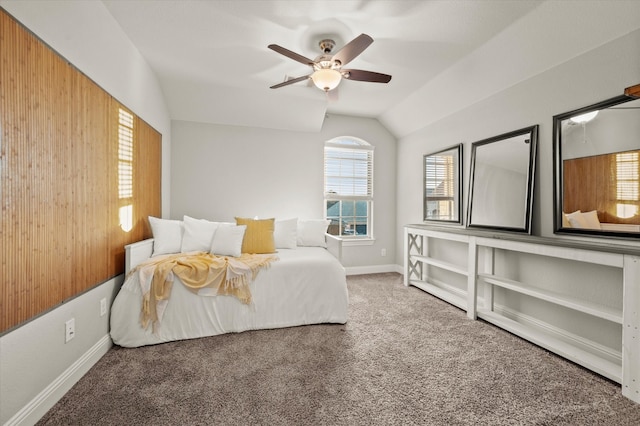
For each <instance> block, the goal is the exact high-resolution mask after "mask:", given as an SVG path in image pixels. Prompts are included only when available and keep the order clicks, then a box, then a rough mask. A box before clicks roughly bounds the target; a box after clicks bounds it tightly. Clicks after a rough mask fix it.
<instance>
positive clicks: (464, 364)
mask: <svg viewBox="0 0 640 426" xmlns="http://www.w3.org/2000/svg"><path fill="white" fill-rule="evenodd" d="M348 286H349V294H350V311H349V321H348V322H347V324H345V325H339V324H337V325H329V324H327V325H313V326H304V327H295V328H288V329H278V330H260V331H250V332H244V333H239V334H228V335H223V336H215V337H209V338H203V339H196V340H190V341H181V342H174V343H166V344H162V345H157V346H149V347H143V348H137V349H123V348H120V347H114V348H113V349H111V350H110V351H109V352H108V353H107V354H106V355H105V356H104V357H103V358H102V359H101V360H100V361H99V362H98V363H97V364H96V365H95V366H94V367H93V368H92V369H91V371H89V373H87V375H86V376H85V377H83V378H82V379H81V380H80V382H78V383H77V384H76V385H75V386H74V387H73V388H72V389H71V391H70V392H68V393H67V395H65V396H64V397H63V398H62V399H61V400H60V401H59V402H58V403H57V404H56V405H55V406H54V407H53V408H52V409H51V410H50V411H49V412H48V413H47V414H46V415H45V416H44V417H43V419H41V421H40V423H39V424H42V425H253V424H256V425H257V424H260V425H373V424H377V425H417V424H419V425H620V426H622V425H640V404H635V403H634V402H632V401H630V400H628V399H626V398H624V397H623V396H622V394H621V393H620V386H618V385H617V384H615V383H612V382H610V381H608V380H606V379H604V378H602V377H600V376H598V375H596V374H594V373H591V372H590V371H588V370H585V369H583V368H581V367H579V366H577V365H575V364H573V363H570V362H568V361H566V360H564V359H562V358H560V357H557V356H555V355H554V354H551V353H549V352H547V351H545V350H543V349H541V348H538V347H536V346H534V345H532V344H530V343H528V342H526V341H524V340H522V339H520V338H518V337H516V336H513V335H511V334H509V333H507V332H505V331H503V330H501V329H499V328H496V327H494V326H492V325H490V324H487V323H485V322H482V321H471V320H469V319H467V318H466V316H465V313H464V312H463V311H461V310H459V309H457V308H455V307H453V306H451V305H449V304H447V303H445V302H443V301H441V300H439V299H437V298H434V297H433V296H431V295H429V294H427V293H424V292H422V291H420V290H418V289H416V288H414V287H409V288H407V287H404V286H403V285H402V276H401V275H398V274H393V273H390V274H373V275H362V276H351V277H348Z"/></svg>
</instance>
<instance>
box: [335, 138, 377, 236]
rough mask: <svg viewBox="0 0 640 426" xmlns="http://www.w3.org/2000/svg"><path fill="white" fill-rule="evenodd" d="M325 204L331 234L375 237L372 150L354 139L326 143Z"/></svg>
mask: <svg viewBox="0 0 640 426" xmlns="http://www.w3.org/2000/svg"><path fill="white" fill-rule="evenodd" d="M324 202H325V217H326V218H327V219H329V220H331V224H330V225H329V229H328V231H327V232H328V233H329V234H332V235H338V236H341V237H344V238H349V239H357V238H372V237H373V229H372V210H373V208H372V207H373V146H371V145H370V144H369V143H367V142H365V141H363V140H362V139H358V138H354V137H351V136H341V137H337V138H334V139H331V140H329V141H327V142H325V144H324Z"/></svg>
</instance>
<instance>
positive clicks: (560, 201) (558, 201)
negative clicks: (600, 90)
mask: <svg viewBox="0 0 640 426" xmlns="http://www.w3.org/2000/svg"><path fill="white" fill-rule="evenodd" d="M638 87H640V85H639V86H633V87H631V88H627V90H626V91H625V95H619V96H616V97H613V98H610V99H607V100H605V101H602V102H598V103H596V104H593V105H589V106H586V107H583V108H579V109H576V110H573V111H569V112H565V113H562V114H558V115H554V116H553V163H554V164H553V183H554V185H553V232H554V233H555V234H567V235H576V236H581V235H582V236H589V237H606V238H611V237H618V238H640V233H632V232H623V231H620V232H617V231H603V230H599V229H585V228H565V227H563V226H562V207H563V205H564V167H563V162H562V121H564V120H567V119H569V118H571V117H574V116H576V115H579V114H584V113H587V112H591V111H595V110H601V109H605V108H610V107H612V106H615V105H620V104H623V103H626V102H631V101H634V100H637V99H639V98H638V96H637V95H640V92H637V89H638ZM633 88H635V89H636V92H637V93H635V94H634V93H633V92H632V91H630V90H629V89H633ZM627 93H629V94H627ZM639 149H640V147H639Z"/></svg>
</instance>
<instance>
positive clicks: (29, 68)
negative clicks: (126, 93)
mask: <svg viewBox="0 0 640 426" xmlns="http://www.w3.org/2000/svg"><path fill="white" fill-rule="evenodd" d="M120 108H124V106H123V105H121V104H120V103H119V102H118V101H117V100H115V99H114V98H113V97H111V96H110V95H109V94H108V93H106V92H105V91H104V90H103V89H101V88H100V87H99V86H98V85H96V84H95V83H94V82H93V81H91V80H90V79H89V78H88V77H86V76H85V75H84V74H82V73H81V72H79V71H78V70H77V69H76V68H74V67H73V66H72V65H71V64H69V63H68V62H67V61H66V60H64V58H62V57H60V56H59V55H58V54H57V53H55V52H54V51H52V50H51V49H50V48H49V47H48V46H46V45H45V44H44V43H43V42H42V41H40V40H39V39H38V38H36V37H35V36H34V35H33V34H31V33H30V32H29V31H27V30H26V29H25V28H24V27H22V26H21V25H20V24H19V23H17V22H16V21H15V20H14V19H13V18H12V17H11V16H9V15H8V14H6V12H5V11H4V10H2V9H0V120H1V121H0V125H1V129H0V131H1V133H0V137H1V138H2V139H1V140H0V179H1V182H0V191H1V193H0V200H1V202H2V223H1V232H2V246H1V254H0V257H1V259H2V281H1V282H0V286H1V287H0V333H3V332H6V331H8V330H10V329H12V328H14V327H16V326H19V325H20V324H23V323H24V322H26V321H28V320H29V319H31V318H33V317H35V316H37V315H39V314H41V313H43V312H46V311H48V310H50V309H52V308H54V307H56V306H58V305H60V304H61V303H63V302H65V301H67V300H69V299H71V298H73V297H75V296H77V295H79V294H81V293H83V292H85V291H87V290H89V289H91V288H93V287H95V286H96V285H99V284H101V283H103V282H104V281H106V280H108V279H110V278H112V277H114V276H116V275H119V274H121V273H123V272H124V245H125V244H128V243H131V242H135V241H139V240H141V239H143V238H146V237H149V236H150V235H151V232H150V229H149V228H148V225H147V220H146V217H147V216H148V215H154V216H159V215H160V210H161V206H160V174H161V158H160V157H161V135H160V134H159V133H158V132H157V131H155V130H154V129H153V128H151V127H150V126H149V125H148V124H146V123H145V122H144V121H142V120H141V119H139V118H138V117H136V116H135V115H134V143H133V146H134V160H133V166H134V169H133V176H134V191H133V198H132V200H131V201H132V204H133V224H134V226H133V229H132V230H131V231H130V232H125V231H123V230H122V229H121V227H120V219H119V208H120V205H121V204H122V200H121V199H120V198H119V192H118V183H119V175H118V161H119V154H118V116H119V109H120ZM125 109H126V108H125Z"/></svg>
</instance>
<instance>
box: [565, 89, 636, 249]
mask: <svg viewBox="0 0 640 426" xmlns="http://www.w3.org/2000/svg"><path fill="white" fill-rule="evenodd" d="M634 88H635V89H636V90H635V92H633V91H632V90H630V89H633V88H628V89H627V92H626V93H629V94H630V95H631V96H629V95H621V96H617V97H615V98H612V99H608V100H606V101H603V102H599V103H597V104H595V105H590V106H587V107H584V108H580V109H577V110H574V111H569V112H566V113H563V114H559V115H556V116H554V117H553V132H554V210H555V212H554V213H555V214H554V231H555V232H556V233H565V234H577V235H588V236H600V237H624V238H638V237H640V99H638V97H639V96H640V93H639V92H640V85H638V86H634ZM633 93H635V94H636V95H635V96H634V95H633Z"/></svg>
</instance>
